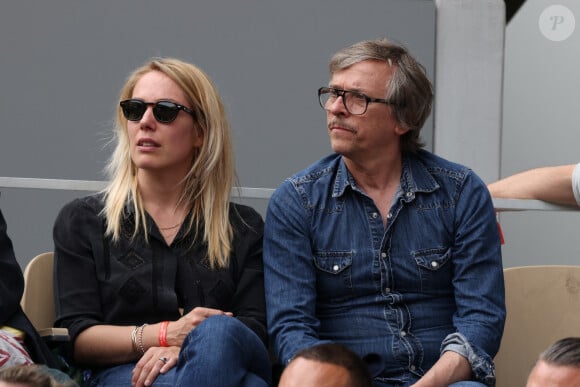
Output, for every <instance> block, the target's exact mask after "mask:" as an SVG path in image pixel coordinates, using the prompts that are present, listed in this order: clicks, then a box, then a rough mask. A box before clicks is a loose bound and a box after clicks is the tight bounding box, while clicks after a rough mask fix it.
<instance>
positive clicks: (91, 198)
mask: <svg viewBox="0 0 580 387" xmlns="http://www.w3.org/2000/svg"><path fill="white" fill-rule="evenodd" d="M103 207H104V202H103V195H102V194H100V193H97V194H93V195H87V196H83V197H79V198H76V199H73V200H71V201H70V202H68V203H66V204H65V205H64V206H63V207H62V208H61V210H60V212H59V214H58V216H57V223H60V222H63V221H71V220H73V219H79V218H80V219H84V220H88V218H93V217H99V216H100V213H101V211H102V210H103Z"/></svg>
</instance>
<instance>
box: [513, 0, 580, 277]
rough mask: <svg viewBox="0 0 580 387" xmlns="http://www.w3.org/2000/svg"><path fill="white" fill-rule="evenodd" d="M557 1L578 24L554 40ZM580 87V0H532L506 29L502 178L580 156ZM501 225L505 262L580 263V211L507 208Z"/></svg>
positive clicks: (569, 162)
mask: <svg viewBox="0 0 580 387" xmlns="http://www.w3.org/2000/svg"><path fill="white" fill-rule="evenodd" d="M554 4H560V5H564V6H566V7H567V8H568V9H569V10H570V11H572V13H573V15H574V16H575V23H576V28H575V30H574V32H573V34H572V35H571V36H570V37H569V38H568V39H567V40H563V41H552V40H550V39H548V38H546V37H545V36H544V35H543V34H542V33H541V31H540V23H541V22H540V17H541V15H542V12H543V11H544V10H545V9H546V8H547V7H549V6H551V5H554ZM553 16H556V15H553ZM552 20H555V19H552ZM542 22H545V20H543V21H542ZM570 22H571V19H568V20H566V21H565V23H570ZM563 28H566V24H559V25H557V26H556V30H554V31H553V32H554V33H557V32H558V31H559V30H560V29H563ZM578 90H580V1H578V0H557V1H548V0H527V1H526V2H525V3H524V4H523V6H522V7H521V8H520V10H519V11H518V13H517V14H516V15H515V16H514V18H513V19H512V20H511V21H510V23H509V24H508V26H507V28H506V42H505V72H504V106H503V107H504V111H503V138H502V152H501V155H502V162H501V175H502V176H507V175H510V174H513V173H515V172H519V171H522V170H525V169H528V168H534V167H540V166H544V165H557V164H571V163H576V162H578V161H580V152H579V151H578V145H579V144H580V118H579V112H580V97H579V94H578ZM501 224H502V226H503V230H504V236H505V239H506V244H505V245H504V247H503V257H504V266H506V267H511V266H520V265H531V264H574V265H578V264H579V262H580V260H579V258H580V244H579V243H578V240H577V239H576V238H577V235H578V230H580V214H579V213H577V212H561V211H549V212H530V211H524V212H512V213H503V214H502V215H501Z"/></svg>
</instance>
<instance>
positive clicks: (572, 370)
mask: <svg viewBox="0 0 580 387" xmlns="http://www.w3.org/2000/svg"><path fill="white" fill-rule="evenodd" d="M546 386H550V387H579V386H580V338H578V337H567V338H565V339H561V340H558V341H556V342H555V343H554V344H552V345H551V346H550V347H548V349H546V350H545V351H544V352H542V354H541V355H540V359H539V360H538V362H537V363H536V366H535V367H534V368H533V369H532V372H531V373H530V377H529V378H528V383H527V387H546Z"/></svg>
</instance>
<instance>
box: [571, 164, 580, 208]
mask: <svg viewBox="0 0 580 387" xmlns="http://www.w3.org/2000/svg"><path fill="white" fill-rule="evenodd" d="M572 191H573V192H574V199H576V203H577V204H578V205H579V206H580V163H578V164H576V167H575V168H574V172H572Z"/></svg>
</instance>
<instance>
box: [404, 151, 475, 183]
mask: <svg viewBox="0 0 580 387" xmlns="http://www.w3.org/2000/svg"><path fill="white" fill-rule="evenodd" d="M410 158H411V159H414V160H417V161H419V162H420V164H421V165H422V166H423V167H424V168H425V169H426V170H427V171H428V172H429V173H430V174H431V175H433V176H436V175H445V176H446V177H448V178H451V179H455V180H464V179H465V178H466V177H467V176H469V175H473V174H474V172H473V170H471V168H469V167H467V166H465V165H463V164H459V163H457V162H454V161H451V160H448V159H446V158H443V157H441V156H438V155H436V154H434V153H431V152H429V151H426V150H420V151H418V152H417V153H416V154H414V155H412V156H411V157H410Z"/></svg>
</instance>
